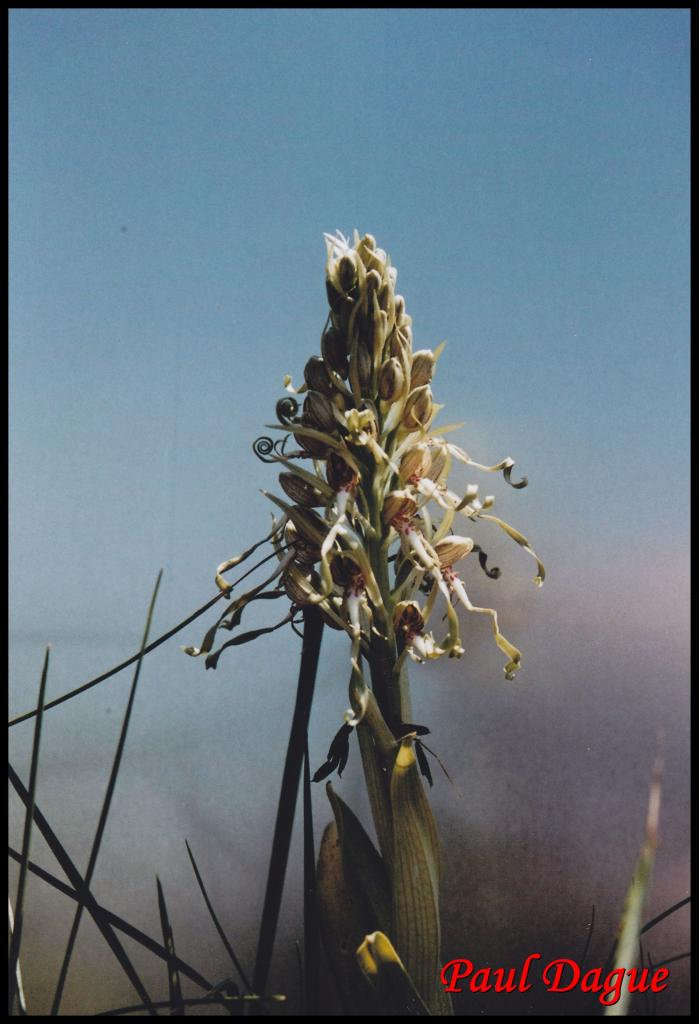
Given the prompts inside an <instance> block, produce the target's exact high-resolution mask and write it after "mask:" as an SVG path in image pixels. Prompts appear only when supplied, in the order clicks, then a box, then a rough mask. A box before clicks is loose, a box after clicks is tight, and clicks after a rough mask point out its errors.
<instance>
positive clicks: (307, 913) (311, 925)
mask: <svg viewBox="0 0 699 1024" xmlns="http://www.w3.org/2000/svg"><path fill="white" fill-rule="evenodd" d="M319 952H320V933H319V925H318V915H317V911H316V855H315V844H314V842H313V803H312V796H311V771H310V764H309V758H308V733H306V742H305V750H304V758H303V963H304V988H303V991H304V999H305V1002H306V1013H307V1014H310V1015H315V1014H316V1013H317V1010H318V961H319Z"/></svg>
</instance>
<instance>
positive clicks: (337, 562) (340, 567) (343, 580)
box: [330, 555, 362, 587]
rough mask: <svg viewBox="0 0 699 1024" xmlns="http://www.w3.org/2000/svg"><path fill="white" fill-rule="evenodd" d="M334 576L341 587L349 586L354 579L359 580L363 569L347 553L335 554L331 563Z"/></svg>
mask: <svg viewBox="0 0 699 1024" xmlns="http://www.w3.org/2000/svg"><path fill="white" fill-rule="evenodd" d="M330 572H331V574H332V578H333V580H334V581H335V583H337V585H338V586H340V587H349V586H351V585H352V583H353V582H354V581H356V582H358V581H359V578H360V577H361V575H362V574H361V571H360V569H359V566H358V565H357V563H356V562H354V561H353V560H352V559H351V558H348V557H347V556H346V555H335V557H334V558H333V560H332V562H331V563H330Z"/></svg>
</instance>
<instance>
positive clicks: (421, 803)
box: [391, 737, 453, 1016]
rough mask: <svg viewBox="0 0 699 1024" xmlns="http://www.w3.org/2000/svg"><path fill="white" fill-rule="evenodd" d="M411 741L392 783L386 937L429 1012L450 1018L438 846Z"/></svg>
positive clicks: (401, 754) (402, 750)
mask: <svg viewBox="0 0 699 1024" xmlns="http://www.w3.org/2000/svg"><path fill="white" fill-rule="evenodd" d="M413 739H414V738H413V737H408V738H406V739H404V740H402V742H401V745H400V750H399V751H398V756H397V757H396V762H395V766H394V769H393V775H392V778H391V804H392V807H393V921H392V926H391V935H392V936H393V938H394V942H395V946H396V949H397V950H398V952H399V954H400V957H401V959H402V961H403V963H404V964H405V968H406V970H407V972H408V974H409V975H410V977H411V978H412V980H413V982H414V984H415V987H416V989H417V991H418V992H419V993H420V996H421V997H422V999H423V1000H424V1002H425V1003H426V1005H427V1007H428V1009H429V1010H430V1012H431V1013H433V1014H437V1015H439V1016H450V1015H451V1014H452V1012H453V1011H452V1007H451V1000H450V999H449V996H448V995H447V994H446V992H445V991H444V989H443V988H441V986H440V985H439V983H438V979H439V973H440V966H441V965H440V960H439V950H440V927H439V877H440V866H439V844H438V839H437V827H436V825H435V821H434V818H433V816H432V811H431V810H430V806H429V804H428V802H427V798H426V796H425V792H424V789H423V786H422V782H421V781H420V774H419V771H418V766H417V760H416V758H415V751H414V748H413Z"/></svg>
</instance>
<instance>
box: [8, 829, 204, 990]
mask: <svg viewBox="0 0 699 1024" xmlns="http://www.w3.org/2000/svg"><path fill="white" fill-rule="evenodd" d="M8 853H9V855H10V857H12V859H13V860H16V861H19V859H20V855H19V853H18V852H17V851H16V850H13V849H12V847H10V848H9V850H8ZM28 868H29V870H30V871H31V872H32V874H34V875H36V876H37V878H40V879H41V880H42V881H43V882H46V883H47V884H48V885H51V886H53V888H54V889H57V890H58V892H60V893H63V895H64V896H67V897H68V898H69V899H71V900H75V901H76V902H77V901H78V899H79V896H78V893H77V892H76V890H75V889H72V888H71V887H70V886H69V885H67V884H66V883H65V882H63V881H61V879H60V878H56V876H55V875H52V874H51V873H50V872H49V871H45V870H44V868H41V867H39V865H38V864H34V862H33V861H29V863H28ZM87 909H88V911H90V912H92V911H95V912H97V914H98V916H99V918H100V919H101V921H102V922H103V923H104V925H105V927H107V928H116V929H117V931H120V932H123V933H124V935H127V936H128V937H129V938H130V939H133V940H134V941H135V942H138V943H139V944H140V945H141V946H143V948H144V949H147V950H148V952H149V953H153V954H154V956H157V957H159V958H160V959H161V960H167V950H166V949H165V947H164V946H161V945H160V943H159V942H156V940H155V939H152V938H151V937H150V935H146V933H145V932H142V931H141V930H140V929H139V928H136V927H135V926H134V925H132V924H129V922H128V921H124V919H123V918H121V917H119V916H118V914H115V913H113V912H112V911H111V910H108V909H107V908H106V907H103V906H101V905H100V904H97V903H95V904H94V907H93V908H92V910H91V908H90V906H88V908H87ZM175 963H176V965H177V970H178V971H179V972H180V974H182V975H184V976H185V977H187V978H189V979H190V981H193V982H194V983H195V984H196V985H199V986H200V987H201V988H203V989H205V990H206V991H208V992H210V991H213V990H214V986H213V985H212V984H211V982H210V981H208V980H207V978H205V977H204V976H203V975H202V974H200V973H199V971H197V970H196V969H195V968H194V967H192V966H191V965H190V964H188V963H187V962H186V961H185V960H182V959H181V958H180V957H178V956H176V957H175ZM220 1002H223V998H221V1000H220ZM153 1005H154V1006H155V1004H153Z"/></svg>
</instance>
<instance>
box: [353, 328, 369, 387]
mask: <svg viewBox="0 0 699 1024" xmlns="http://www.w3.org/2000/svg"><path fill="white" fill-rule="evenodd" d="M355 365H356V367H357V379H358V381H359V388H360V391H361V392H362V394H366V393H367V392H368V391H369V387H370V385H371V369H372V367H371V356H370V355H369V350H368V349H367V347H366V345H364V344H363V342H361V341H360V342H359V344H358V345H357V349H356V354H355Z"/></svg>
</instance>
